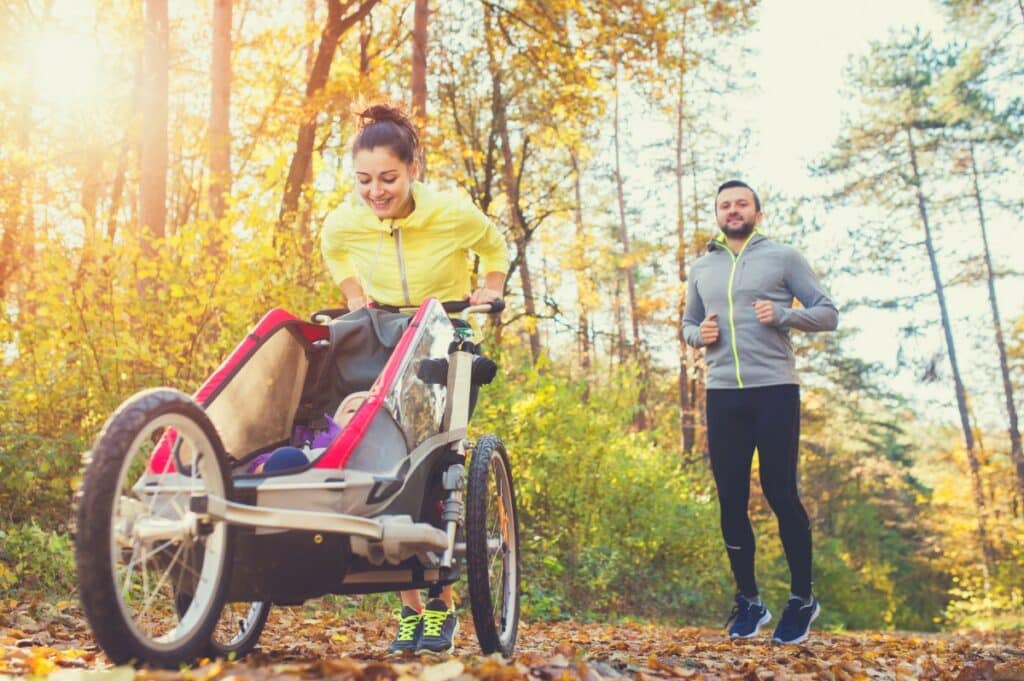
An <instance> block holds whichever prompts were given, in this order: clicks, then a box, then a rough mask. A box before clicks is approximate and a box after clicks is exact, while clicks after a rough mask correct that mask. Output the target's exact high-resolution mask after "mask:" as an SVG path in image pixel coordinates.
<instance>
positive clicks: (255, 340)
mask: <svg viewBox="0 0 1024 681" xmlns="http://www.w3.org/2000/svg"><path fill="white" fill-rule="evenodd" d="M284 325H290V326H294V327H295V328H296V330H297V331H298V332H299V333H301V334H302V336H303V337H304V338H305V339H306V340H308V341H309V342H311V343H312V342H313V341H317V340H326V339H327V338H328V336H329V334H330V332H329V331H328V329H327V327H326V326H324V325H322V324H314V323H312V322H307V321H304V320H302V319H299V318H298V317H296V316H295V315H293V314H292V313H291V312H288V311H287V310H283V309H281V308H279V307H275V308H274V309H272V310H270V311H269V312H267V313H266V314H265V315H263V318H262V319H260V321H259V322H257V323H256V326H254V327H253V328H252V330H251V331H249V333H248V334H246V336H245V338H244V339H242V342H241V343H239V344H238V345H237V346H236V347H235V349H234V350H232V351H231V354H229V355H228V356H227V358H226V359H225V360H224V361H223V362H222V363H221V365H220V366H219V367H217V370H216V371H214V372H213V373H212V374H211V375H210V377H209V378H207V379H206V381H204V382H203V384H202V385H201V386H199V390H197V391H196V392H195V393H194V394H193V395H192V397H193V399H195V401H196V402H198V403H199V405H200V406H201V407H206V405H207V403H208V401H209V400H210V398H211V396H212V395H214V394H215V393H216V392H217V390H218V389H219V388H220V387H221V386H222V385H223V384H224V382H225V381H226V380H227V379H228V378H229V377H230V376H231V375H232V373H233V372H234V371H235V370H236V369H237V368H238V366H239V365H240V364H242V363H243V362H245V360H247V359H248V358H249V356H250V355H251V354H252V353H253V351H254V350H255V349H256V348H257V347H258V346H259V344H260V342H261V341H262V340H263V339H264V338H266V337H267V336H269V335H270V334H271V333H273V332H275V331H276V330H277V329H279V328H280V327H281V326H284ZM168 434H170V437H168V436H167V434H165V436H164V438H163V439H161V441H160V443H159V444H158V445H157V446H156V449H154V450H153V454H152V455H151V456H150V461H149V471H150V472H151V473H157V474H159V473H173V472H174V470H175V468H174V461H170V460H169V458H170V455H171V445H172V444H173V443H174V438H175V437H176V436H175V435H174V433H173V431H168Z"/></svg>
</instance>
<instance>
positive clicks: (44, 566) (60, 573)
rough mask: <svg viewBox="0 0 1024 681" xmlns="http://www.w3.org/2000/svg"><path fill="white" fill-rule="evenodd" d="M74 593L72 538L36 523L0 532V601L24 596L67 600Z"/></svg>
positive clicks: (12, 527) (24, 524)
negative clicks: (38, 595)
mask: <svg viewBox="0 0 1024 681" xmlns="http://www.w3.org/2000/svg"><path fill="white" fill-rule="evenodd" d="M74 589H75V557H74V546H73V543H72V541H71V537H70V536H68V535H67V534H65V533H62V532H52V531H49V530H45V529H43V528H41V527H40V526H39V525H37V524H36V523H35V522H28V523H22V524H18V525H13V526H11V527H9V528H8V529H6V530H3V531H0V598H5V597H15V596H18V595H20V594H24V593H27V592H42V593H44V594H46V595H48V596H67V595H68V594H70V593H71V592H73V591H74Z"/></svg>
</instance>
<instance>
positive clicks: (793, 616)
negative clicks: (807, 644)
mask: <svg viewBox="0 0 1024 681" xmlns="http://www.w3.org/2000/svg"><path fill="white" fill-rule="evenodd" d="M819 612H821V605H820V604H819V603H818V599H817V598H815V597H814V596H813V595H812V596H811V602H810V603H806V604H805V603H804V601H803V599H802V598H798V597H796V596H793V597H791V598H790V599H789V602H787V603H786V609H785V610H783V611H782V619H780V620H779V625H778V626H777V627H775V634H774V635H772V643H802V642H803V641H805V640H807V635H808V634H810V632H811V622H813V621H814V618H815V617H817V616H818V613H819Z"/></svg>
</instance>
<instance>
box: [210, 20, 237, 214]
mask: <svg viewBox="0 0 1024 681" xmlns="http://www.w3.org/2000/svg"><path fill="white" fill-rule="evenodd" d="M231 2H232V0H214V3H213V62H212V64H211V66H210V81H211V83H212V85H211V90H212V92H211V97H210V212H211V213H212V214H213V218H214V219H215V220H220V219H221V218H222V217H224V207H225V204H226V201H225V196H226V195H227V194H230V193H231Z"/></svg>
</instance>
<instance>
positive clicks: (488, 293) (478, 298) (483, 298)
mask: <svg viewBox="0 0 1024 681" xmlns="http://www.w3.org/2000/svg"><path fill="white" fill-rule="evenodd" d="M498 298H501V291H495V290H494V289H490V288H487V287H484V288H478V289H477V290H475V291H473V294H472V295H471V296H470V297H469V304H470V305H483V304H484V303H489V302H491V301H494V300H497V299H498Z"/></svg>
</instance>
